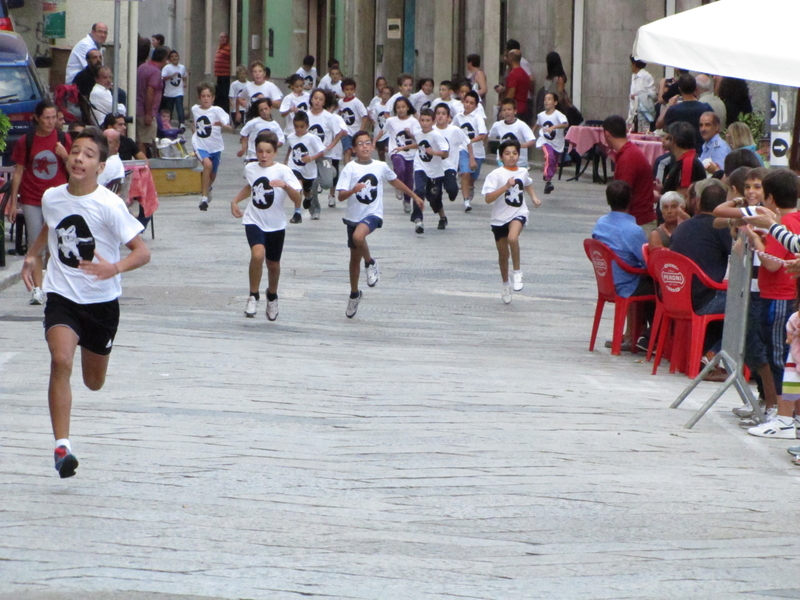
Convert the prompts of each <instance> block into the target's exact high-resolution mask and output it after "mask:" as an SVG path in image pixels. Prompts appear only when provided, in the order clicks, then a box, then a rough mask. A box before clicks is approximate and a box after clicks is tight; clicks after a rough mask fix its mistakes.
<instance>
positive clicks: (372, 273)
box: [367, 258, 381, 287]
mask: <svg viewBox="0 0 800 600" xmlns="http://www.w3.org/2000/svg"><path fill="white" fill-rule="evenodd" d="M380 278H381V274H380V272H379V271H378V261H377V260H375V259H374V258H373V259H372V264H371V265H369V266H368V267H367V285H368V286H369V287H375V284H376V283H378V281H379V280H380Z"/></svg>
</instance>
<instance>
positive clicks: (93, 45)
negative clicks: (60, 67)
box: [65, 23, 108, 85]
mask: <svg viewBox="0 0 800 600" xmlns="http://www.w3.org/2000/svg"><path fill="white" fill-rule="evenodd" d="M107 37H108V25H106V24H105V23H95V24H94V25H92V30H91V31H90V32H89V35H87V36H86V37H85V38H83V39H82V40H81V41H80V42H78V43H77V44H75V46H74V47H73V48H72V52H70V53H69V60H67V73H66V77H65V81H66V83H67V85H69V84H71V83H73V81H74V80H75V76H76V75H77V74H78V73H80V72H81V71H82V70H83V69H85V68H86V65H87V62H86V54H87V53H88V52H89V50H100V52H103V44H105V43H106V38H107Z"/></svg>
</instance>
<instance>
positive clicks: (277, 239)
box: [244, 225, 286, 262]
mask: <svg viewBox="0 0 800 600" xmlns="http://www.w3.org/2000/svg"><path fill="white" fill-rule="evenodd" d="M244 232H245V234H246V235H247V243H248V244H250V247H251V248H252V247H253V246H264V250H265V252H264V254H265V256H266V258H267V260H268V261H269V262H281V255H282V254H283V240H284V238H285V237H286V230H285V229H279V230H278V231H263V230H262V229H261V228H260V227H259V226H258V225H245V226H244Z"/></svg>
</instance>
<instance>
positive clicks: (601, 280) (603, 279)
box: [583, 238, 617, 302]
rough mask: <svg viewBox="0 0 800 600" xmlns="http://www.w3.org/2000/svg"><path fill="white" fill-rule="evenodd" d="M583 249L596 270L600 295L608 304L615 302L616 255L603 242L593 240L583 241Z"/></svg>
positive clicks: (595, 274)
mask: <svg viewBox="0 0 800 600" xmlns="http://www.w3.org/2000/svg"><path fill="white" fill-rule="evenodd" d="M583 249H584V251H585V252H586V256H587V258H588V259H589V260H590V261H591V263H592V267H593V268H594V276H595V279H597V292H598V294H599V295H600V297H601V298H603V299H604V300H606V301H607V302H614V298H615V297H616V295H617V293H616V290H615V289H614V275H613V269H612V268H611V265H612V263H613V262H614V260H615V259H616V256H615V254H614V253H613V252H612V251H611V249H610V248H609V247H608V246H606V245H605V244H604V243H603V242H599V241H597V240H595V239H591V238H589V239H585V240H583Z"/></svg>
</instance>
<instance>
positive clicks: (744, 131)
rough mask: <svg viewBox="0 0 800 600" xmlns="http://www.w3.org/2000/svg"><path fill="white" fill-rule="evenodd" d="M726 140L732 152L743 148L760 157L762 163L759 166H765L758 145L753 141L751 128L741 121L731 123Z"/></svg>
mask: <svg viewBox="0 0 800 600" xmlns="http://www.w3.org/2000/svg"><path fill="white" fill-rule="evenodd" d="M725 140H726V141H727V142H728V145H729V146H730V147H731V150H738V149H739V148H743V149H745V150H750V151H752V152H753V153H755V155H756V156H757V157H758V160H759V161H760V162H761V164H760V165H759V166H761V167H763V166H764V159H763V158H761V155H760V154H759V153H758V148H757V147H756V143H755V142H754V141H753V134H752V132H751V131H750V128H749V127H748V126H747V125H745V124H744V123H742V122H740V121H736V122H735V123H731V124H730V126H729V127H728V131H727V132H725Z"/></svg>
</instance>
